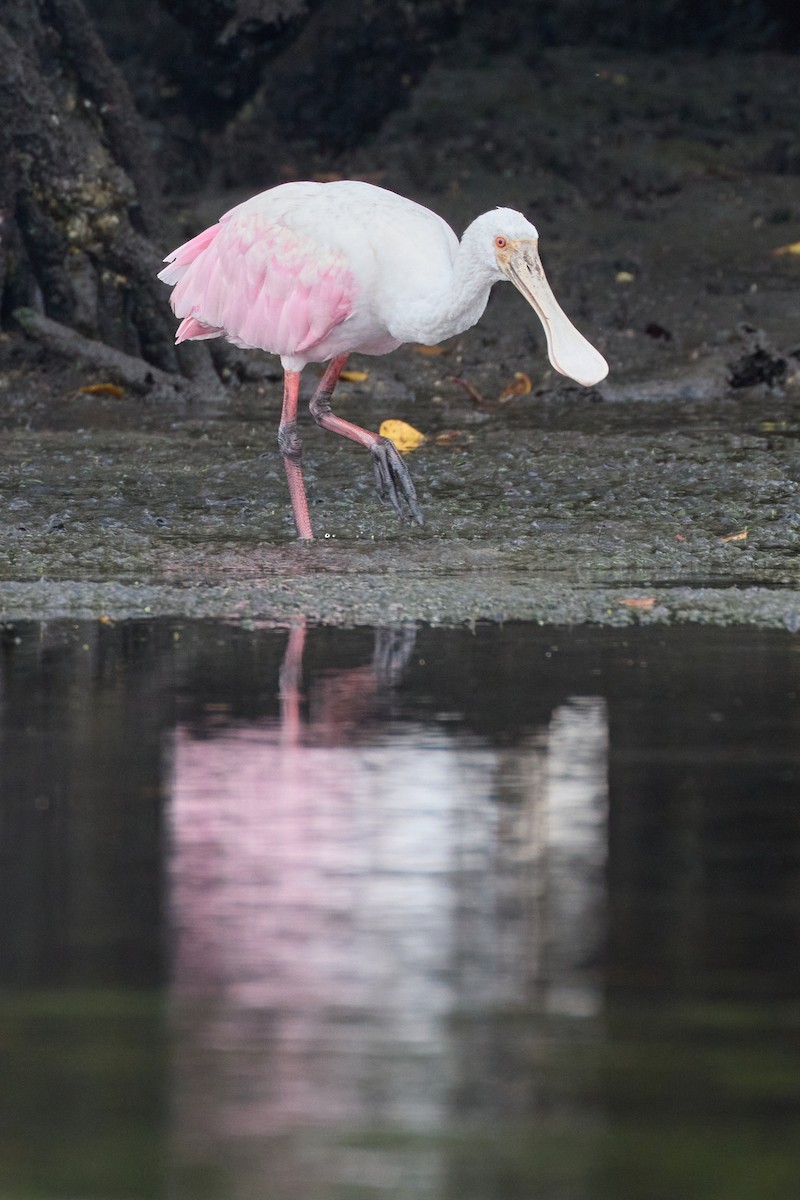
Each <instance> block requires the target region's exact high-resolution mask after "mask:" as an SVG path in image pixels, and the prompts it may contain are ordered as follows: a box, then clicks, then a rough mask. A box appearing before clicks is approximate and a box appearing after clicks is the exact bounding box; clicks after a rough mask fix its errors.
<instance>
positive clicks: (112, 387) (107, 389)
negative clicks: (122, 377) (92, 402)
mask: <svg viewBox="0 0 800 1200" xmlns="http://www.w3.org/2000/svg"><path fill="white" fill-rule="evenodd" d="M80 391H81V392H82V394H83V395H84V396H113V397H114V399H115V400H121V399H122V397H123V396H124V395H125V389H124V388H121V387H118V386H117V385H116V383H90V384H88V385H87V386H86V387H82V388H81V389H80Z"/></svg>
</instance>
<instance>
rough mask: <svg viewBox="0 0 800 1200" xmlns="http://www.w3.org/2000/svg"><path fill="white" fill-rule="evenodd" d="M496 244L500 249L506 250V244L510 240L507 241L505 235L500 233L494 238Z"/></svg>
mask: <svg viewBox="0 0 800 1200" xmlns="http://www.w3.org/2000/svg"><path fill="white" fill-rule="evenodd" d="M494 244H495V246H496V247H497V249H498V250H505V248H506V246H507V245H508V242H507V241H506V239H505V238H504V237H502V236H501V235H498V236H497V237H496V238H495V239H494Z"/></svg>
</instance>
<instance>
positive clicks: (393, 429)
mask: <svg viewBox="0 0 800 1200" xmlns="http://www.w3.org/2000/svg"><path fill="white" fill-rule="evenodd" d="M378 432H379V433H380V435H381V437H385V438H388V439H389V441H390V442H394V444H395V446H396V447H397V449H398V450H399V451H400V453H401V454H408V453H409V451H411V450H416V449H417V447H418V446H421V445H422V443H423V442H424V441H425V434H424V433H420V431H419V430H418V429H415V428H414V426H413V425H408V424H406V422H405V421H384V422H383V424H382V425H381V427H380V430H379V431H378Z"/></svg>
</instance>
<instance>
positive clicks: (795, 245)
mask: <svg viewBox="0 0 800 1200" xmlns="http://www.w3.org/2000/svg"><path fill="white" fill-rule="evenodd" d="M772 253H773V254H775V255H778V254H800V242H790V243H789V245H788V246H778V247H776V249H775V250H773V251H772Z"/></svg>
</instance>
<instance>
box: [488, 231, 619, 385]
mask: <svg viewBox="0 0 800 1200" xmlns="http://www.w3.org/2000/svg"><path fill="white" fill-rule="evenodd" d="M508 277H509V279H510V280H511V282H512V283H513V284H514V286H515V287H516V288H518V289H519V291H520V292H522V295H523V296H524V297H525V299H526V300H527V301H528V303H529V304H530V305H531V306H532V307H533V308H534V309H535V311H536V313H537V315H538V317H539V320H540V321H541V322H542V325H543V326H544V332H545V335H546V336H547V354H548V357H549V359H550V362H551V363H552V364H553V366H554V367H555V369H556V370H557V371H559V372H560V373H561V374H562V375H566V376H568V377H569V378H570V379H574V380H575V382H576V383H582V384H583V385H584V387H592V386H593V385H594V384H595V383H599V382H600V380H601V379H605V377H606V375H607V374H608V363H607V362H606V360H605V359H604V358H603V356H602V354H601V353H600V352H599V350H595V348H594V346H593V345H592V344H591V342H587V340H586V338H585V337H584V336H583V334H582V333H579V332H578V330H577V329H576V328H575V326H574V325H573V324H572V322H571V321H570V319H569V317H568V316H567V314H566V313H565V312H564V310H563V309H562V308H561V306H560V305H559V303H558V301H557V300H556V298H555V296H554V295H553V291H552V288H551V287H550V284H549V283H548V282H547V277H546V275H545V273H544V268H543V266H542V262H541V259H540V258H539V254H538V252H537V250H536V247H535V245H534V244H533V243H530V244H529V245H527V246H526V247H525V248H524V250H522V249H520V251H519V252H518V253H516V254H515V255H514V256H513V257H512V258H511V259H510V260H509V263H508Z"/></svg>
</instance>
